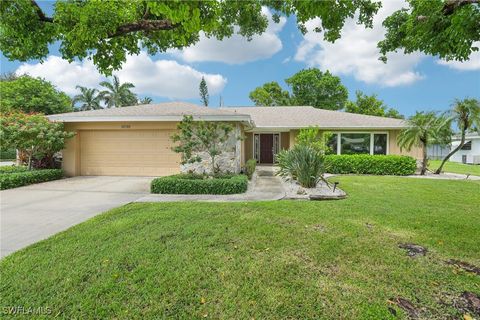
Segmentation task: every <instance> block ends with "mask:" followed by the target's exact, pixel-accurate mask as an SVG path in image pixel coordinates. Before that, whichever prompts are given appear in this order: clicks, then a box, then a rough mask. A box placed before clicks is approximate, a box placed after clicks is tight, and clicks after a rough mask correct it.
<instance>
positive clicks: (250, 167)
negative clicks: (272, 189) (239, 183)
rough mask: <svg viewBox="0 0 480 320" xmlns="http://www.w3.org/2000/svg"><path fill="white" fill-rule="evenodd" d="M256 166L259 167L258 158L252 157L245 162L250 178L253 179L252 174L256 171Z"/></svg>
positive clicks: (246, 171)
mask: <svg viewBox="0 0 480 320" xmlns="http://www.w3.org/2000/svg"><path fill="white" fill-rule="evenodd" d="M256 167H257V160H255V159H250V160H248V161H247V162H246V163H245V173H246V174H247V177H248V180H251V179H252V176H253V174H254V173H255V168H256Z"/></svg>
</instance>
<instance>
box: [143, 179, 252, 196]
mask: <svg viewBox="0 0 480 320" xmlns="http://www.w3.org/2000/svg"><path fill="white" fill-rule="evenodd" d="M247 186H248V179H247V176H245V175H228V174H224V175H216V176H215V177H207V176H204V175H198V174H177V175H173V176H167V177H160V178H156V179H154V180H153V181H152V184H151V186H150V190H151V192H152V193H163V194H235V193H244V192H246V191H247Z"/></svg>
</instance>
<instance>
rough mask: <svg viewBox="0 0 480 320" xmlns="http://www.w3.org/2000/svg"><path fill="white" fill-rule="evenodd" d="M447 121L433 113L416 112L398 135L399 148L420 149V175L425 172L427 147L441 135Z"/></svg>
mask: <svg viewBox="0 0 480 320" xmlns="http://www.w3.org/2000/svg"><path fill="white" fill-rule="evenodd" d="M447 123H448V122H447V121H446V120H445V118H444V117H437V115H436V113H435V112H417V113H416V114H415V115H414V116H412V117H410V118H409V119H408V120H407V127H406V128H405V129H403V130H402V131H401V132H400V134H399V135H398V138H397V142H398V145H399V146H400V148H402V149H403V148H405V149H406V150H407V151H410V150H411V149H412V147H413V146H419V147H421V148H422V168H421V170H420V174H421V175H424V174H425V172H426V171H427V161H428V159H427V146H428V144H429V143H430V142H431V141H433V140H435V139H437V138H438V135H439V133H443V132H444V131H445V130H444V128H445V126H446V125H447Z"/></svg>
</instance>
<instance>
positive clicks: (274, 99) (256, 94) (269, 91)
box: [249, 81, 292, 107]
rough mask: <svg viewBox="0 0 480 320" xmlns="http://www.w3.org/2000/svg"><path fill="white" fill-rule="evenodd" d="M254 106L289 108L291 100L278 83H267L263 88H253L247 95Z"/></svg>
mask: <svg viewBox="0 0 480 320" xmlns="http://www.w3.org/2000/svg"><path fill="white" fill-rule="evenodd" d="M249 98H250V100H252V101H253V102H254V103H255V105H256V106H266V107H272V106H290V105H292V100H291V98H290V94H289V93H288V91H286V90H283V89H282V87H280V85H279V84H278V82H275V81H273V82H267V83H265V84H264V85H263V86H260V87H257V88H255V90H253V91H252V92H250V94H249Z"/></svg>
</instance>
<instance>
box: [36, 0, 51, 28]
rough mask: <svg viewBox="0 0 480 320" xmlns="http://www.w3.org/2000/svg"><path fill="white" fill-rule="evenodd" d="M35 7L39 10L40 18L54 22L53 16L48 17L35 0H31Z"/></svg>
mask: <svg viewBox="0 0 480 320" xmlns="http://www.w3.org/2000/svg"><path fill="white" fill-rule="evenodd" d="M31 2H32V5H33V7H34V8H35V10H36V11H37V15H38V18H39V19H40V21H43V22H50V23H53V18H50V17H47V16H46V15H45V13H44V12H43V11H42V9H41V8H40V6H39V5H38V3H37V2H36V1H35V0H31Z"/></svg>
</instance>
